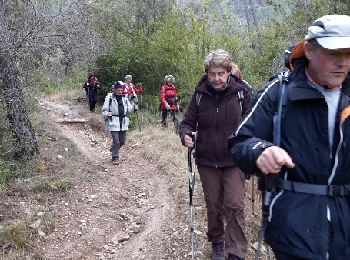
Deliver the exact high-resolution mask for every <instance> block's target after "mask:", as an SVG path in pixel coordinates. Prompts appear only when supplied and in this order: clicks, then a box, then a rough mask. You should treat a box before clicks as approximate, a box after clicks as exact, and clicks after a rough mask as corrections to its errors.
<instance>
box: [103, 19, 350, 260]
mask: <svg viewBox="0 0 350 260" xmlns="http://www.w3.org/2000/svg"><path fill="white" fill-rule="evenodd" d="M204 70H205V73H204V75H203V76H202V77H201V78H200V79H199V81H198V84H197V86H196V87H195V89H194V92H193V94H192V96H191V98H190V100H189V103H188V105H187V108H186V110H185V113H184V116H183V120H182V121H181V123H180V126H179V135H180V138H181V142H182V144H183V145H184V146H186V147H188V148H189V149H192V148H195V162H196V165H197V169H198V173H199V175H200V179H201V183H202V187H203V193H204V198H205V202H206V208H207V238H208V241H209V242H211V245H212V254H211V259H212V260H224V259H227V258H228V259H229V260H239V259H245V258H247V251H248V249H247V246H248V243H247V238H246V234H245V219H244V202H243V199H244V192H245V179H246V178H247V176H248V177H249V176H251V175H256V176H258V178H259V184H260V185H259V188H260V190H261V191H262V193H263V195H264V196H265V198H264V200H263V209H264V212H263V216H264V218H263V221H262V234H263V235H264V240H265V242H266V243H267V244H268V245H269V246H270V247H271V248H272V250H273V252H274V254H275V257H276V258H277V259H278V260H299V259H310V260H328V259H329V260H343V259H350V222H349V219H350V174H349V169H350V145H349V144H350V117H349V116H350V76H349V72H350V16H348V15H326V16H323V17H321V18H319V19H317V20H315V21H314V22H313V23H312V24H311V26H310V27H309V28H308V32H307V34H306V36H305V39H303V40H302V41H300V42H298V43H297V44H295V45H294V46H292V47H291V48H289V49H288V51H287V57H286V68H285V69H284V70H283V72H284V73H283V74H282V73H281V74H279V75H276V76H274V77H272V78H271V80H270V81H269V82H268V84H266V86H264V87H262V88H261V89H260V90H259V91H258V92H257V94H256V95H255V96H253V95H252V88H251V87H250V86H249V84H247V82H245V81H244V80H243V79H242V73H241V72H240V70H239V68H238V66H237V65H236V64H235V63H234V62H233V60H232V56H231V55H230V54H229V53H228V52H226V51H224V50H222V49H218V50H215V51H213V52H211V53H209V54H208V56H207V57H206V58H205V60H204ZM174 81H175V78H174V77H173V76H171V75H167V76H166V77H165V79H164V85H163V86H162V88H161V94H160V96H161V109H162V125H163V126H166V118H167V113H168V112H171V111H172V110H174V111H177V109H178V104H177V99H176V97H177V95H176V88H175V86H174ZM122 93H123V90H122V85H121V84H120V83H118V84H115V85H114V89H113V94H108V95H107V97H106V99H105V102H104V105H103V109H102V115H103V117H104V118H105V120H106V125H107V129H108V130H109V131H111V133H112V137H113V149H112V151H113V152H112V156H113V158H112V159H113V162H115V161H117V162H118V159H119V157H118V156H119V154H118V151H119V148H120V146H122V145H123V144H124V142H125V132H126V131H127V129H128V117H127V116H128V114H129V113H132V112H133V111H134V109H135V103H134V105H132V104H131V102H130V100H129V99H128V98H127V97H126V96H125V95H123V94H122ZM111 100H112V101H111ZM111 102H112V105H111ZM115 132H118V134H116V133H115ZM260 242H261V241H260ZM192 259H194V258H193V256H192Z"/></svg>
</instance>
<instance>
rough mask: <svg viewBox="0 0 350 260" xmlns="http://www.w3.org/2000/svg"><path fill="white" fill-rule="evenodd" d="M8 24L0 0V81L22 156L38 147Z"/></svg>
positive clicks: (8, 115) (4, 9)
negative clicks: (28, 114)
mask: <svg viewBox="0 0 350 260" xmlns="http://www.w3.org/2000/svg"><path fill="white" fill-rule="evenodd" d="M8 25H9V23H8V20H7V17H6V7H5V3H4V0H0V82H1V88H2V94H3V99H4V101H5V103H6V109H7V111H6V114H7V118H8V120H9V123H10V125H11V130H12V132H13V134H14V136H15V137H16V140H17V142H18V147H17V148H18V149H17V156H18V157H20V158H25V157H27V156H32V155H35V154H37V153H38V152H39V150H38V145H37V142H36V138H35V134H34V131H33V128H32V125H31V123H30V121H29V119H28V116H27V111H26V105H25V101H24V98H23V93H22V84H21V82H20V80H19V78H18V74H19V70H18V67H17V63H16V53H15V49H14V48H15V47H16V44H18V43H19V42H14V41H13V39H12V37H11V33H10V31H9V30H10V28H9V27H8Z"/></svg>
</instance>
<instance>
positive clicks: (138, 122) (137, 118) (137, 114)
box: [135, 110, 141, 132]
mask: <svg viewBox="0 0 350 260" xmlns="http://www.w3.org/2000/svg"><path fill="white" fill-rule="evenodd" d="M135 114H136V120H137V125H138V126H139V130H140V132H141V124H140V119H139V113H138V112H137V110H136V111H135Z"/></svg>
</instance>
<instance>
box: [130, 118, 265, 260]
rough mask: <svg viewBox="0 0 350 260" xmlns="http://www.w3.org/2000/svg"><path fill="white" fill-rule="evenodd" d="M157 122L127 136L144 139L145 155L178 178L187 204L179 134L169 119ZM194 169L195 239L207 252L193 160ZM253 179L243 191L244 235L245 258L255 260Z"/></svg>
mask: <svg viewBox="0 0 350 260" xmlns="http://www.w3.org/2000/svg"><path fill="white" fill-rule="evenodd" d="M160 125H161V124H160V121H159V122H158V123H157V124H156V125H148V126H146V127H143V129H142V132H139V131H136V130H133V131H131V132H130V134H129V137H128V138H130V139H133V140H139V142H143V144H144V147H145V151H144V153H145V156H147V154H152V155H153V157H154V156H155V157H156V158H158V161H157V164H158V165H159V167H160V168H161V169H162V170H164V172H171V173H172V174H173V175H174V177H176V178H180V180H181V182H182V186H183V188H184V191H183V194H181V199H183V200H184V202H185V203H186V202H187V201H188V197H187V196H188V194H187V192H188V191H187V165H188V164H187V149H186V148H185V147H184V146H182V144H181V142H180V138H179V136H178V135H176V134H175V133H174V129H173V127H172V125H171V122H169V127H168V128H162V127H161V126H160ZM193 170H194V171H195V172H196V187H195V194H194V206H195V208H196V215H195V221H196V229H197V230H200V233H201V234H200V235H198V240H199V241H200V242H201V243H202V245H200V246H199V248H197V250H203V252H202V253H203V254H204V255H208V254H209V251H210V249H209V246H208V243H206V237H205V233H206V229H207V225H206V221H207V218H206V210H205V201H204V197H203V191H202V187H201V183H200V179H199V175H198V173H197V170H196V167H195V165H194V162H193ZM252 181H253V179H250V180H247V181H246V194H245V216H246V234H247V238H248V242H249V247H248V257H247V259H254V257H255V250H254V247H253V245H254V243H256V242H257V237H258V232H259V230H260V225H261V223H260V222H261V208H260V205H261V194H260V192H258V190H257V179H256V178H255V179H254V183H252ZM252 184H253V187H252ZM253 200H254V202H253ZM253 210H254V214H253ZM260 259H268V256H267V250H266V247H265V246H264V247H263V249H262V253H261V257H260Z"/></svg>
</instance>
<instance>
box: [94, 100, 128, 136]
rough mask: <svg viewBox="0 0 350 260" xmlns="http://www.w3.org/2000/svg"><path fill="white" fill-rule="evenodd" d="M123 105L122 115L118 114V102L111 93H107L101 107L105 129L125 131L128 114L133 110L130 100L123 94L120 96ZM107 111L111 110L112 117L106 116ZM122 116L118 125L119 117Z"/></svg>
mask: <svg viewBox="0 0 350 260" xmlns="http://www.w3.org/2000/svg"><path fill="white" fill-rule="evenodd" d="M122 101H123V105H124V115H119V111H118V102H117V100H116V97H115V95H113V93H108V94H107V96H106V98H105V102H104V103H103V107H102V113H101V114H102V117H103V119H104V120H105V125H106V129H107V131H126V130H128V129H129V118H128V115H129V114H130V113H132V112H134V107H133V106H132V105H131V103H130V101H129V100H128V99H127V98H126V97H125V96H123V97H122ZM108 112H112V115H113V116H112V118H110V117H108V115H107V114H108ZM120 117H122V118H123V119H122V124H121V127H120V120H119V118H120Z"/></svg>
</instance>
